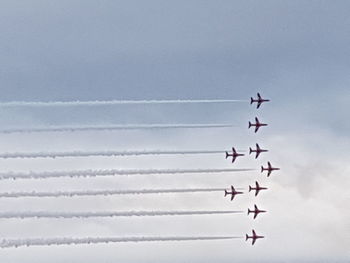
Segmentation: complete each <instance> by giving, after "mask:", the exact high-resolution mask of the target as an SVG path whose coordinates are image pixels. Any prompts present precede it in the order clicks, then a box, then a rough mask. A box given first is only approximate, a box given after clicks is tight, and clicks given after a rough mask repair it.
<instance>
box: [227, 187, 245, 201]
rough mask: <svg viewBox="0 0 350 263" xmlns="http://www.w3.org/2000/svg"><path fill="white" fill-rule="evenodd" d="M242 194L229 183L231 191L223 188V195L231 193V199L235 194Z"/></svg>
mask: <svg viewBox="0 0 350 263" xmlns="http://www.w3.org/2000/svg"><path fill="white" fill-rule="evenodd" d="M238 194H243V192H238V191H236V189H235V188H234V187H233V186H232V185H231V192H228V191H227V190H225V196H227V195H231V201H232V200H233V199H234V198H235V196H236V195H238Z"/></svg>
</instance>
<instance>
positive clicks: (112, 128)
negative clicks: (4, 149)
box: [0, 124, 236, 134]
mask: <svg viewBox="0 0 350 263" xmlns="http://www.w3.org/2000/svg"><path fill="white" fill-rule="evenodd" d="M235 126H236V125H233V124H140V125H139V124H137V125H136V124H135V125H107V126H59V127H56V126H52V127H42V128H18V129H17V128H14V129H3V130H0V133H5V134H9V133H34V132H75V131H116V130H145V129H146V130H149V129H206V128H207V129H212V128H230V127H235Z"/></svg>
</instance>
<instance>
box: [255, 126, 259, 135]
mask: <svg viewBox="0 0 350 263" xmlns="http://www.w3.org/2000/svg"><path fill="white" fill-rule="evenodd" d="M258 130H259V126H258V125H256V126H255V131H254V132H255V133H256V132H257V131H258Z"/></svg>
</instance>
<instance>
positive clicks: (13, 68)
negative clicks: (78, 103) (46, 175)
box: [0, 0, 350, 263]
mask: <svg viewBox="0 0 350 263" xmlns="http://www.w3.org/2000/svg"><path fill="white" fill-rule="evenodd" d="M349 8H350V3H349V2H348V1H288V2H287V1H224V0H222V1H192V0H186V1H182V0H180V1H154V0H150V1H88V0H86V1H78V0H76V1H74V0H73V1H72V0H70V1H64V0H63V1H62V0H61V1H33V0H28V1H0V61H1V62H0V91H1V92H0V101H2V102H7V101H62V100H63V101H70V100H111V99H117V100H118V99H142V100H144V99H244V100H247V102H240V103H232V104H216V105H207V104H206V105H136V106H125V105H122V106H98V107H97V106H96V107H52V108H20V107H12V108H9V107H8V108H6V107H2V108H1V110H0V125H1V129H8V128H14V127H21V128H22V127H37V126H40V127H42V126H47V125H65V126H68V125H75V126H79V125H105V124H106V125H110V124H147V123H163V124H165V123H170V124H179V123H191V124H195V123H234V124H236V125H237V127H234V128H228V129H203V130H157V131H154V130H152V131H118V132H74V133H73V132H65V133H40V134H36V133H33V134H11V135H9V134H1V135H0V152H22V151H25V152H40V151H69V150H152V149H162V150H196V149H205V150H210V149H215V150H216V149H219V150H225V149H229V148H230V147H232V146H235V147H236V148H238V149H243V150H247V149H248V147H249V146H252V145H253V144H255V143H256V142H258V143H260V144H261V146H263V147H265V148H268V149H269V150H270V152H269V153H267V154H264V155H262V158H261V159H258V160H254V159H253V158H252V157H251V156H250V157H245V158H242V159H240V160H238V161H237V164H235V165H234V166H232V165H231V164H230V163H229V162H227V161H226V160H225V159H224V158H223V157H224V156H222V155H220V154H219V155H199V156H157V157H154V156H148V157H128V158H126V157H123V158H107V157H104V158H102V157H89V158H65V159H54V160H47V159H35V160H33V159H32V160H30V159H22V160H0V167H2V169H1V171H2V172H7V171H24V172H25V171H53V170H55V171H56V170H67V171H68V170H81V169H109V168H115V169H124V168H130V169H131V168H134V169H147V168H174V169H175V168H231V167H237V168H254V169H259V167H260V165H261V164H264V165H266V162H267V161H271V162H272V164H273V165H275V166H279V167H281V169H282V170H281V171H280V172H276V173H275V174H274V173H273V174H272V175H271V177H269V178H266V176H265V175H262V174H260V171H258V170H256V171H253V172H245V173H231V174H209V175H191V174H186V175H151V176H129V177H127V176H119V177H106V178H85V179H71V178H62V179H47V180H17V181H12V180H8V181H6V180H3V181H0V191H18V190H28V191H32V190H38V191H39V190H42V191H49V190H52V191H54V190H73V189H112V188H113V189H142V188H150V189H152V188H182V187H184V188H186V187H227V186H229V185H231V184H233V185H235V186H237V187H244V188H246V189H247V188H248V185H249V184H253V183H254V182H255V180H258V181H259V182H260V183H261V184H262V185H266V186H268V187H269V191H267V192H264V193H261V195H260V194H259V196H258V197H257V198H254V196H253V194H251V193H250V194H245V195H243V196H239V198H237V200H235V201H234V202H232V203H231V202H229V201H228V200H226V199H224V198H223V194H222V193H203V194H198V193H197V194H168V195H148V196H123V197H121V196H114V197H94V198H93V197H89V198H87V197H76V198H56V199H54V198H45V199H38V198H25V199H3V200H0V210H1V211H28V210H30V211H37V210H45V211H107V210H108V211H110V210H113V211H128V210H191V209H193V210H200V209H203V210H221V209H222V210H227V209H233V210H244V211H245V210H246V209H247V208H248V207H252V206H253V205H254V204H255V203H256V204H257V205H258V206H259V207H261V208H263V209H266V210H268V213H267V214H263V215H261V216H259V217H258V219H257V220H255V221H254V220H252V218H250V217H248V216H247V215H246V214H242V215H211V216H192V217H191V216H182V217H162V218H108V219H101V218H100V219H85V220H84V219H83V220H82V219H74V220H70V219H60V220H53V219H25V220H20V219H1V220H0V237H5V238H28V237H48V238H49V237H86V236H92V237H108V236H144V235H150V236H192V235H194V236H196V235H238V236H244V235H245V233H249V232H251V229H252V228H254V229H256V231H257V232H258V234H263V235H265V236H266V239H265V240H258V241H257V243H256V245H255V246H254V247H252V246H251V245H250V244H249V243H247V242H245V241H244V240H243V239H242V240H241V239H239V240H226V241H190V242H181V243H137V244H130V243H128V244H108V245H79V246H69V247H68V246H60V247H56V246H51V247H29V248H18V249H6V250H0V261H1V262H11V263H12V262H14V263H19V262H24V261H25V262H36V263H38V262H67V261H69V262H87V263H90V262H169V263H170V262H171V263H172V262H213V261H215V262H232V261H237V262H303V261H304V262H320V261H323V262H349V260H350V255H349V247H350V236H349V233H350V223H349V222H350V212H349V205H348V203H349V191H348V190H349V187H350V185H349V172H350V166H349V163H350V162H349V161H350V160H349V152H348V150H349V147H350V140H349V131H350V124H349V121H348V119H349V108H348V106H349V103H350V88H349V87H350V62H349V61H350V17H349ZM256 92H260V93H261V94H262V95H263V96H265V97H268V98H270V99H271V100H272V101H271V102H270V103H269V104H265V105H263V106H262V107H261V109H260V110H256V109H254V108H253V107H251V106H250V105H249V103H248V100H249V98H250V96H253V95H254V96H255V94H256ZM255 116H258V117H259V118H261V120H262V121H266V122H268V123H269V127H266V128H265V127H264V128H262V129H261V133H258V134H254V133H253V132H252V131H251V130H247V123H248V120H251V119H253V118H254V117H255Z"/></svg>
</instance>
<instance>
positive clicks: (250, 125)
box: [248, 117, 267, 133]
mask: <svg viewBox="0 0 350 263" xmlns="http://www.w3.org/2000/svg"><path fill="white" fill-rule="evenodd" d="M262 126H267V124H266V123H261V122H260V121H259V120H258V118H257V117H255V123H251V122H249V125H248V129H249V128H250V127H255V130H254V132H255V133H256V132H257V131H258V130H259V128H260V127H262Z"/></svg>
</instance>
